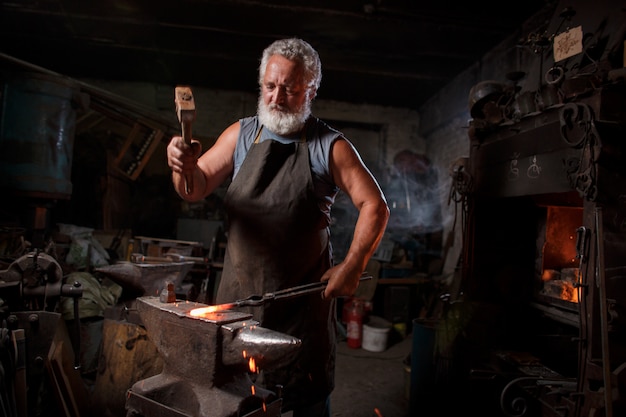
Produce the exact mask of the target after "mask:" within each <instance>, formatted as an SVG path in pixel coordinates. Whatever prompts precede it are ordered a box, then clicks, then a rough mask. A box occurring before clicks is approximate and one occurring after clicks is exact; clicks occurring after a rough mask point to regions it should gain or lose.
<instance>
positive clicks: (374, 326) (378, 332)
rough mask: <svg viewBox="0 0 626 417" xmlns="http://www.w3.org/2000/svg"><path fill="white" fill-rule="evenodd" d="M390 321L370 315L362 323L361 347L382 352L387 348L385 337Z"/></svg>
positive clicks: (386, 337)
mask: <svg viewBox="0 0 626 417" xmlns="http://www.w3.org/2000/svg"><path fill="white" fill-rule="evenodd" d="M390 330H391V323H389V322H388V321H387V320H385V319H383V318H381V317H376V316H372V317H370V319H369V321H368V322H367V323H365V324H363V342H362V344H361V347H362V348H363V349H364V350H368V351H370V352H383V351H384V350H385V349H387V339H388V338H389V331H390Z"/></svg>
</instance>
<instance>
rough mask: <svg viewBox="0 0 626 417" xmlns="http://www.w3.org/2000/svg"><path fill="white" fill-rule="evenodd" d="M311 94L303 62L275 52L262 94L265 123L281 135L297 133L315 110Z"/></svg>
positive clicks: (262, 110) (261, 109) (269, 62)
mask: <svg viewBox="0 0 626 417" xmlns="http://www.w3.org/2000/svg"><path fill="white" fill-rule="evenodd" d="M310 96H311V93H310V90H309V89H307V88H306V85H305V83H304V79H303V74H302V68H301V66H299V65H298V64H297V63H295V62H293V61H290V60H288V59H287V58H285V57H282V56H280V55H274V56H272V57H271V58H270V59H269V61H268V63H267V68H266V70H265V76H264V77H263V82H262V84H261V94H260V95H259V103H258V115H259V118H260V120H261V123H262V124H263V125H265V126H266V127H267V128H269V129H270V130H272V131H274V132H275V133H278V134H279V135H288V134H291V133H297V132H298V131H300V129H302V127H303V126H304V123H305V122H306V119H307V118H308V117H309V115H310V114H311V100H310V99H309V97H310Z"/></svg>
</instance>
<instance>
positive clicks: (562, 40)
mask: <svg viewBox="0 0 626 417" xmlns="http://www.w3.org/2000/svg"><path fill="white" fill-rule="evenodd" d="M553 50H554V62H559V61H562V60H564V59H565V58H569V57H571V56H574V55H577V54H580V53H581V52H582V51H583V28H582V26H577V27H575V28H572V29H569V30H568V31H566V32H563V33H559V34H558V35H556V36H555V37H554V46H553Z"/></svg>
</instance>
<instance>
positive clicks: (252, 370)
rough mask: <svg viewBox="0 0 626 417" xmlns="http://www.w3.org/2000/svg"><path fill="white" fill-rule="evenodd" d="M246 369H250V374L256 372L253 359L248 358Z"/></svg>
mask: <svg viewBox="0 0 626 417" xmlns="http://www.w3.org/2000/svg"><path fill="white" fill-rule="evenodd" d="M248 368H250V372H256V371H257V367H256V361H255V360H254V358H253V357H250V360H249V361H248Z"/></svg>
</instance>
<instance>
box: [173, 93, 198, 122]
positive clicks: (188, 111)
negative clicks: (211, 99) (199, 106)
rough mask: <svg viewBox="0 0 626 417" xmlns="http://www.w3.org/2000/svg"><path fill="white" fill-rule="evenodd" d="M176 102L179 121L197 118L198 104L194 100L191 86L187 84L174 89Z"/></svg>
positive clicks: (189, 120)
mask: <svg viewBox="0 0 626 417" xmlns="http://www.w3.org/2000/svg"><path fill="white" fill-rule="evenodd" d="M174 95H175V99H174V101H175V103H176V115H177V116H178V121H179V122H180V123H183V122H193V120H194V119H195V118H196V105H195V103H194V101H193V93H192V92H191V88H189V87H186V86H178V87H176V89H175V90H174Z"/></svg>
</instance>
